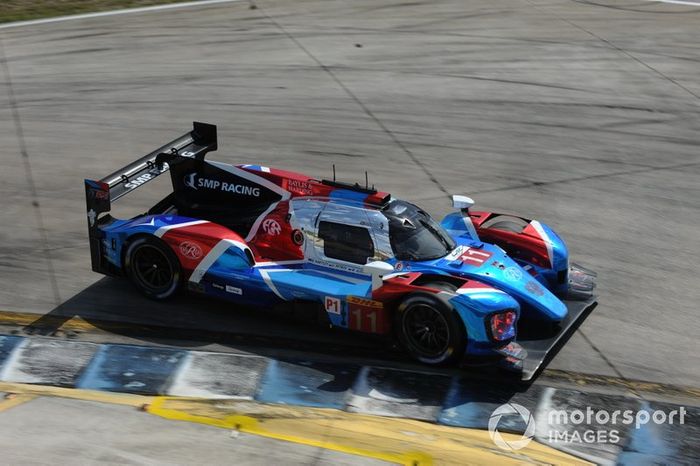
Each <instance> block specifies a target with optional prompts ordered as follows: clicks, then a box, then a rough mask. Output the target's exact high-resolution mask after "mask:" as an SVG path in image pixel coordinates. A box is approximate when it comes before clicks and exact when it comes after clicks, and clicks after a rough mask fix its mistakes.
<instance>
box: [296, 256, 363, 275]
mask: <svg viewBox="0 0 700 466" xmlns="http://www.w3.org/2000/svg"><path fill="white" fill-rule="evenodd" d="M307 260H308V262H309V263H310V264H316V265H320V266H323V267H326V268H329V269H335V270H342V271H343V272H350V273H356V274H358V275H363V273H362V267H361V266H359V265H350V264H343V263H339V262H332V261H324V260H318V259H314V258H311V257H309V258H308V259H307Z"/></svg>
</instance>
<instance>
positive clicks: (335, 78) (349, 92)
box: [258, 6, 450, 198]
mask: <svg viewBox="0 0 700 466" xmlns="http://www.w3.org/2000/svg"><path fill="white" fill-rule="evenodd" d="M258 8H260V11H261V12H262V13H263V15H264V16H265V17H266V18H267V19H268V20H269V21H270V22H271V23H272V24H273V25H274V26H275V27H276V28H277V29H279V30H280V31H281V32H282V34H284V35H285V36H286V37H287V38H288V39H289V40H291V41H292V42H294V44H295V45H296V46H297V47H298V48H299V49H300V50H301V51H302V52H304V53H305V54H306V55H307V56H308V57H309V58H311V59H312V60H313V61H314V62H315V63H316V64H317V65H318V66H319V67H320V68H321V69H322V70H323V71H324V72H325V73H326V74H328V76H330V77H331V79H333V81H335V83H336V84H337V85H338V86H340V88H341V89H343V91H345V93H346V94H347V95H348V96H349V97H350V98H351V99H352V100H353V101H355V103H356V104H357V105H359V106H360V108H361V109H362V110H363V111H364V112H365V114H366V115H367V116H368V117H370V118H371V119H372V120H373V121H374V122H375V123H376V125H377V126H379V128H380V129H381V130H382V131H383V132H384V133H385V134H386V135H388V136H389V138H390V139H391V140H392V141H393V142H394V144H396V145H397V146H398V147H399V148H400V149H401V150H402V151H403V152H404V153H405V154H406V155H408V157H409V158H410V159H411V161H412V162H413V163H414V164H416V165H417V166H418V168H420V169H421V170H422V171H423V173H425V174H426V175H427V176H428V178H429V179H430V181H432V182H433V184H435V186H437V187H438V189H439V190H440V191H442V192H443V193H444V194H445V195H446V196H447V197H448V198H449V197H450V193H449V192H448V191H447V189H446V188H445V186H443V185H442V183H440V182H439V181H438V180H437V178H436V177H435V176H434V175H433V174H432V172H431V171H430V170H428V167H427V166H425V164H423V162H421V161H420V160H419V159H418V157H416V156H415V154H413V152H411V150H410V149H409V148H408V147H407V146H406V145H405V144H404V143H403V142H402V141H401V140H400V139H399V138H398V137H397V136H396V134H394V132H393V131H391V130H390V129H389V128H388V127H387V126H386V125H385V124H384V122H382V121H381V120H380V119H379V117H377V116H376V115H375V114H374V112H372V111H371V110H370V109H369V107H367V105H365V103H364V102H362V100H360V98H359V97H358V96H357V95H356V94H355V93H354V92H352V90H350V88H349V87H347V86H346V85H345V84H344V83H343V82H342V81H341V80H340V78H338V76H337V75H336V74H335V73H334V72H333V70H331V69H330V68H329V67H328V66H326V65H324V64H323V62H321V60H319V59H318V58H316V56H315V55H314V54H312V53H311V52H310V51H309V50H308V49H307V48H306V47H304V45H303V44H302V43H301V42H300V41H299V40H297V39H296V38H295V37H294V36H293V35H292V34H291V33H289V31H287V30H286V29H285V28H284V26H282V25H281V24H280V23H278V22H277V21H276V20H275V19H274V18H273V17H272V16H270V15H269V14H268V13H267V11H266V10H265V8H264V7H263V6H258Z"/></svg>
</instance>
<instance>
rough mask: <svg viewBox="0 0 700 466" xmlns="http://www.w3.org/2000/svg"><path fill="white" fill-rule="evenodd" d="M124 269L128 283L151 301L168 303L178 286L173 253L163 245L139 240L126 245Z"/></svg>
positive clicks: (179, 268)
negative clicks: (165, 300) (157, 300)
mask: <svg viewBox="0 0 700 466" xmlns="http://www.w3.org/2000/svg"><path fill="white" fill-rule="evenodd" d="M125 260H126V262H125V268H126V272H127V275H128V276H129V279H130V280H131V282H132V283H133V284H134V285H135V286H136V288H138V289H139V291H141V292H142V293H143V294H145V295H146V296H148V297H149V298H152V299H159V300H161V299H167V298H170V297H171V296H173V295H174V294H175V293H176V292H177V290H178V288H179V286H180V277H181V276H182V270H181V267H180V262H179V261H178V260H177V257H176V256H175V253H173V251H172V250H171V249H170V248H169V247H168V246H167V245H166V244H165V243H163V242H162V241H160V240H159V239H156V238H152V237H147V236H144V237H140V238H137V239H135V240H134V241H132V242H131V243H129V246H128V248H127V250H126V254H125Z"/></svg>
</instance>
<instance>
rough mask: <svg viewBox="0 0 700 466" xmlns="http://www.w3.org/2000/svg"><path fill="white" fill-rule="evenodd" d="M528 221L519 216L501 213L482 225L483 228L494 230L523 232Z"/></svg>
mask: <svg viewBox="0 0 700 466" xmlns="http://www.w3.org/2000/svg"><path fill="white" fill-rule="evenodd" d="M527 225H528V223H527V222H526V221H524V220H522V219H520V218H517V217H510V216H507V215H499V216H498V217H496V218H494V219H492V220H487V221H486V222H484V224H483V225H481V228H489V229H491V228H492V229H494V230H503V231H510V232H512V233H522V231H523V230H524V229H525V227H526V226H527Z"/></svg>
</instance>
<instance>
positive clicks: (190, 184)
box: [182, 173, 197, 191]
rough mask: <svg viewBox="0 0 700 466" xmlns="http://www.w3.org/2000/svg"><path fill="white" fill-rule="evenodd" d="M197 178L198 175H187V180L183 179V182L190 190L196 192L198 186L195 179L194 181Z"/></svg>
mask: <svg viewBox="0 0 700 466" xmlns="http://www.w3.org/2000/svg"><path fill="white" fill-rule="evenodd" d="M195 176H197V173H190V174H189V175H185V178H183V180H182V182H183V183H184V184H185V186H187V187H188V188H190V189H194V190H195V191H196V190H197V185H196V184H195V179H194V177H195Z"/></svg>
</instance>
